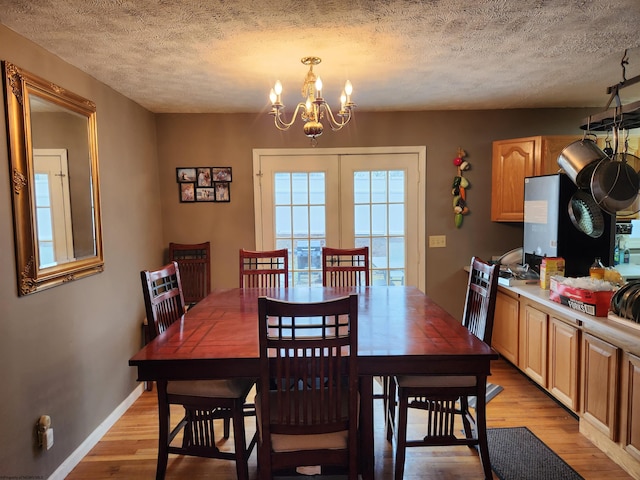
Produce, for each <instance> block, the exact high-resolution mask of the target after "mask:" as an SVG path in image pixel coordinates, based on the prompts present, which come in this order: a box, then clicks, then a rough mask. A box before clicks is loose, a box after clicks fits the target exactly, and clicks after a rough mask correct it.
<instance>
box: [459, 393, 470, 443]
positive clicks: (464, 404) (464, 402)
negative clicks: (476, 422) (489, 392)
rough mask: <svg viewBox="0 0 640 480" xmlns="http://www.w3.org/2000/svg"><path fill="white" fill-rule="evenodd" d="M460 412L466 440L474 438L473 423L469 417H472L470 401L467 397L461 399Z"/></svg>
mask: <svg viewBox="0 0 640 480" xmlns="http://www.w3.org/2000/svg"><path fill="white" fill-rule="evenodd" d="M460 412H461V417H462V425H463V427H464V435H465V437H466V438H473V431H472V430H471V422H470V421H469V416H470V415H471V413H469V399H468V398H467V397H466V396H462V397H460ZM471 446H472V445H471Z"/></svg>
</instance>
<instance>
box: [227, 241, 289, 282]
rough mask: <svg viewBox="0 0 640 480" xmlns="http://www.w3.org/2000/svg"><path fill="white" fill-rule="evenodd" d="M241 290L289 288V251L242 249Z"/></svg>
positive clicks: (284, 249)
mask: <svg viewBox="0 0 640 480" xmlns="http://www.w3.org/2000/svg"><path fill="white" fill-rule="evenodd" d="M239 272H240V282H239V283H240V288H269V287H288V286H289V251H288V250H287V249H286V248H283V249H280V250H264V251H260V252H256V251H251V250H245V249H243V248H241V249H240V269H239Z"/></svg>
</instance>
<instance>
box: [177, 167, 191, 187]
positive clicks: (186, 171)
mask: <svg viewBox="0 0 640 480" xmlns="http://www.w3.org/2000/svg"><path fill="white" fill-rule="evenodd" d="M176 178H177V180H178V183H184V182H192V183H193V182H195V181H196V169H195V168H191V167H189V168H176Z"/></svg>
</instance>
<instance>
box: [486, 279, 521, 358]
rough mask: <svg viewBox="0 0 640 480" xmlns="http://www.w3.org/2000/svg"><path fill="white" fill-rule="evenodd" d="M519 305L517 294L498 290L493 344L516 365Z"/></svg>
mask: <svg viewBox="0 0 640 480" xmlns="http://www.w3.org/2000/svg"><path fill="white" fill-rule="evenodd" d="M519 307H520V303H519V300H518V297H517V296H514V295H512V294H508V293H503V292H501V291H498V294H497V295H496V310H495V313H494V316H493V334H492V337H491V345H492V346H493V348H495V349H496V350H497V351H498V352H499V353H500V354H502V356H503V357H504V358H506V359H507V360H509V361H510V362H511V363H513V364H514V365H517V364H518V337H519V335H518V331H519V323H520V322H519V319H518V311H519Z"/></svg>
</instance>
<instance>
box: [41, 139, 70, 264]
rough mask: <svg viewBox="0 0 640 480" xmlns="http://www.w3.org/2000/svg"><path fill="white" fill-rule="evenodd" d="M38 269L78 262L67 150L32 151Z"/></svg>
mask: <svg viewBox="0 0 640 480" xmlns="http://www.w3.org/2000/svg"><path fill="white" fill-rule="evenodd" d="M33 166H34V170H35V175H34V179H35V188H34V192H35V198H34V200H35V213H36V224H37V237H38V258H39V266H38V268H44V267H50V266H52V265H56V264H59V263H66V262H70V261H73V260H75V258H74V253H73V232H72V229H71V225H72V222H71V201H70V194H69V167H68V163H67V150H65V149H37V148H34V149H33Z"/></svg>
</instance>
